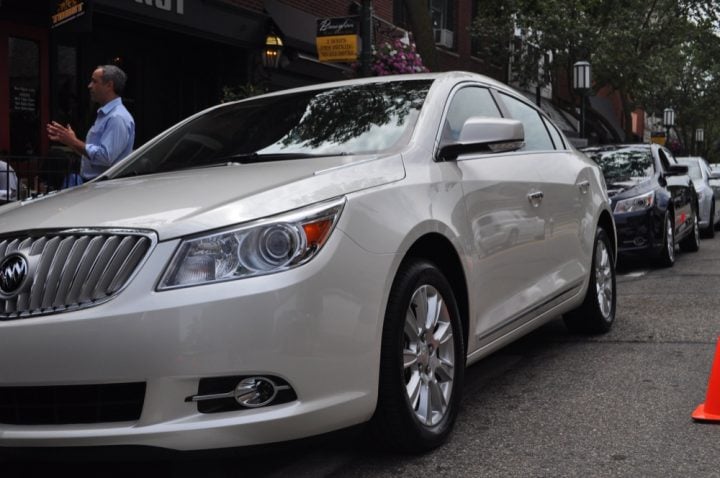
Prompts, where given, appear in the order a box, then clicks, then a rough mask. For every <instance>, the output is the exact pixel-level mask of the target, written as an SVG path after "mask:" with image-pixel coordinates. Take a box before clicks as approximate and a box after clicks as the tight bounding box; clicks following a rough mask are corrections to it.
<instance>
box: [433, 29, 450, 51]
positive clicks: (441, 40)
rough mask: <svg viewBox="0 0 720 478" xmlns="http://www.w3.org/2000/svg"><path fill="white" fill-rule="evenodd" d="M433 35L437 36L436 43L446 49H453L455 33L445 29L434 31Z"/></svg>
mask: <svg viewBox="0 0 720 478" xmlns="http://www.w3.org/2000/svg"><path fill="white" fill-rule="evenodd" d="M433 34H434V35H435V43H436V44H437V45H440V46H444V47H445V48H452V47H453V36H454V35H453V31H452V30H446V29H445V28H435V29H433Z"/></svg>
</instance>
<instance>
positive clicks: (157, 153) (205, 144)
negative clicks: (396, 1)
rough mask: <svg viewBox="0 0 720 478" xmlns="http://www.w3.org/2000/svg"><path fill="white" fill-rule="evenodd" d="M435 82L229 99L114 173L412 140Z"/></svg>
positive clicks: (362, 150)
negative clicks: (413, 132)
mask: <svg viewBox="0 0 720 478" xmlns="http://www.w3.org/2000/svg"><path fill="white" fill-rule="evenodd" d="M430 84H431V81H430V80H408V81H395V82H389V83H371V84H367V85H353V86H344V87H339V88H332V89H323V90H313V91H306V92H301V93H291V94H285V95H277V96H270V97H259V98H254V99H250V100H248V101H243V102H239V103H232V104H228V105H226V106H222V107H219V108H216V109H213V110H212V111H209V112H207V113H206V114H203V115H202V116H200V117H198V118H196V119H194V120H192V121H191V122H189V123H187V124H185V125H183V126H181V127H179V128H177V129H175V130H174V131H171V132H170V133H169V134H168V135H166V136H165V137H163V138H162V139H160V140H158V141H156V142H155V143H154V144H151V145H149V146H148V147H147V148H145V149H144V151H142V153H141V154H139V155H137V157H135V158H134V159H132V160H130V161H128V163H127V164H126V165H125V167H123V168H122V169H121V170H119V171H118V172H117V173H115V174H114V175H113V177H123V176H131V175H140V174H151V173H156V172H164V171H177V170H181V169H189V168H197V167H207V166H212V165H218V164H223V163H245V162H259V161H277V160H282V159H300V158H303V157H305V158H306V157H314V156H328V155H352V154H372V153H377V152H381V151H384V150H387V149H389V148H392V147H393V146H396V145H398V144H400V143H401V142H402V141H407V140H408V139H409V135H410V133H411V132H412V129H413V127H414V126H415V122H416V120H417V116H418V114H419V112H420V108H421V107H422V105H423V102H424V100H425V96H426V94H427V92H428V90H429V88H430Z"/></svg>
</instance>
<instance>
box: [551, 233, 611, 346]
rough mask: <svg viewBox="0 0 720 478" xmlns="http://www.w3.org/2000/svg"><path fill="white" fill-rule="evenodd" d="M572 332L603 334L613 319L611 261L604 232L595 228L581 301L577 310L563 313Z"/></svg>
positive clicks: (609, 327) (608, 241)
mask: <svg viewBox="0 0 720 478" xmlns="http://www.w3.org/2000/svg"><path fill="white" fill-rule="evenodd" d="M563 320H564V321H565V325H566V326H567V328H568V329H570V330H571V331H573V332H583V333H594V334H597V333H605V332H608V331H609V330H610V329H611V328H612V325H613V323H614V322H615V261H614V260H613V255H612V245H611V243H610V238H609V237H608V235H607V232H605V230H604V229H603V228H598V230H597V232H596V233H595V246H594V248H593V261H592V265H591V267H590V283H589V284H588V290H587V293H586V295H585V301H584V302H583V303H582V305H581V306H580V307H578V308H577V309H575V310H573V311H571V312H569V313H567V314H565V315H563Z"/></svg>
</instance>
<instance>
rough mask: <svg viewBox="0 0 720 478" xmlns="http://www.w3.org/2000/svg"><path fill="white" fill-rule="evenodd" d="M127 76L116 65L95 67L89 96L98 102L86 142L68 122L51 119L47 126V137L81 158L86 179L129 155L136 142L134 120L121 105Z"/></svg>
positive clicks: (81, 173)
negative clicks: (63, 124)
mask: <svg viewBox="0 0 720 478" xmlns="http://www.w3.org/2000/svg"><path fill="white" fill-rule="evenodd" d="M126 81H127V75H126V74H125V72H124V71H122V70H121V69H120V68H118V67H117V66H115V65H103V66H98V67H97V68H96V69H95V71H93V74H92V78H91V79H90V83H89V84H88V90H90V99H91V100H92V101H94V102H96V103H98V104H99V105H100V109H98V111H97V118H96V119H95V124H93V126H92V128H90V131H88V133H87V137H86V138H85V141H82V140H80V139H79V138H78V137H77V136H76V135H75V131H73V129H72V127H71V126H70V125H67V127H65V126H62V125H61V124H59V123H57V122H56V121H53V122H52V123H50V124H48V125H47V132H48V137H49V138H50V139H51V140H52V141H58V142H60V143H62V144H64V145H66V146H69V147H70V148H72V150H73V151H75V152H76V153H77V154H79V155H80V156H81V158H82V160H81V163H80V176H82V179H83V180H84V181H89V180H91V179H94V178H96V177H97V176H99V175H101V174H102V173H103V172H104V171H105V170H106V169H108V168H109V167H110V166H112V165H113V164H115V163H117V162H118V161H120V160H121V159H123V158H124V157H125V156H127V155H128V154H130V152H131V151H132V149H133V144H134V143H135V120H133V117H132V116H131V115H130V113H129V112H128V110H127V109H126V108H125V106H124V105H123V104H122V98H120V95H121V94H122V92H123V90H124V88H125V82H126Z"/></svg>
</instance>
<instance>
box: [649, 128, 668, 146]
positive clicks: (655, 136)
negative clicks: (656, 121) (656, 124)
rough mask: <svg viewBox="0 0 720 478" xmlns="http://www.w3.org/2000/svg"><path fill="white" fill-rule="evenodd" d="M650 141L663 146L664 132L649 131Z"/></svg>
mask: <svg viewBox="0 0 720 478" xmlns="http://www.w3.org/2000/svg"><path fill="white" fill-rule="evenodd" d="M650 142H651V143H655V144H659V145H662V146H665V132H664V131H653V132H651V133H650Z"/></svg>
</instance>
